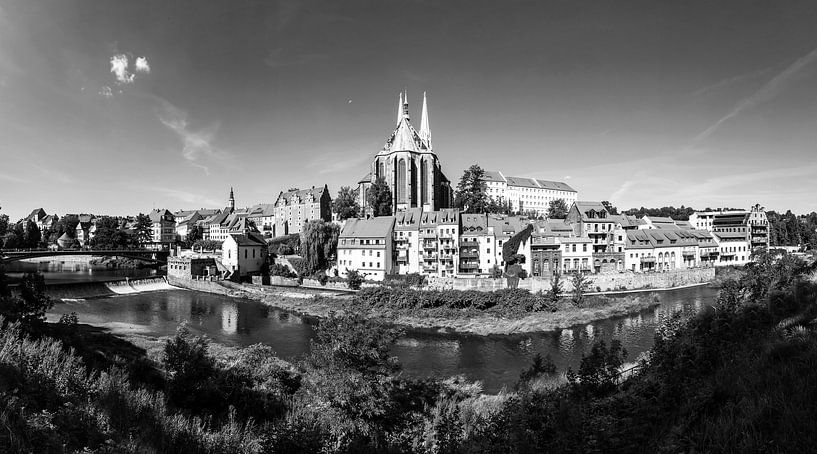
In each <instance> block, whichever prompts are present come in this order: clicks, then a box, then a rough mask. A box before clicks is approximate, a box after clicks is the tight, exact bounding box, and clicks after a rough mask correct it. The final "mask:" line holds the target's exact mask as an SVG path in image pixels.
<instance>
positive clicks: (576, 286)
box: [570, 271, 590, 307]
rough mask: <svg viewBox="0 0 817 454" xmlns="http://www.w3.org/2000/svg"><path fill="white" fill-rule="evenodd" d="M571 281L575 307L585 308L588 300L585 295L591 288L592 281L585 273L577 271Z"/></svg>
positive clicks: (572, 299)
mask: <svg viewBox="0 0 817 454" xmlns="http://www.w3.org/2000/svg"><path fill="white" fill-rule="evenodd" d="M570 281H571V283H572V284H573V297H572V298H571V301H573V305H574V306H576V307H583V306H584V300H585V298H586V296H585V295H584V294H585V293H587V289H588V288H589V287H590V279H588V278H587V276H585V274H584V273H583V272H581V271H576V272H575V273H574V274H573V278H572V279H571V280H570Z"/></svg>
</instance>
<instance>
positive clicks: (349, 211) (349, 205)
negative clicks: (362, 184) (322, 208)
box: [332, 186, 360, 221]
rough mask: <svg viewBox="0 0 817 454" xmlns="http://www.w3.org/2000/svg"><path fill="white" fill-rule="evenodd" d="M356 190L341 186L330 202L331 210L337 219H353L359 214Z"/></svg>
mask: <svg viewBox="0 0 817 454" xmlns="http://www.w3.org/2000/svg"><path fill="white" fill-rule="evenodd" d="M357 196H358V192H357V189H352V188H350V187H349V186H341V188H340V191H338V196H337V197H336V198H335V200H333V201H332V209H333V210H334V211H335V213H337V214H338V219H339V220H341V221H343V220H345V219H349V218H353V217H355V216H357V215H358V213H359V212H360V204H359V203H357Z"/></svg>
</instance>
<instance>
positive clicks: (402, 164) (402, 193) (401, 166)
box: [397, 158, 406, 203]
mask: <svg viewBox="0 0 817 454" xmlns="http://www.w3.org/2000/svg"><path fill="white" fill-rule="evenodd" d="M397 203H406V160H405V159H403V158H400V160H399V161H397Z"/></svg>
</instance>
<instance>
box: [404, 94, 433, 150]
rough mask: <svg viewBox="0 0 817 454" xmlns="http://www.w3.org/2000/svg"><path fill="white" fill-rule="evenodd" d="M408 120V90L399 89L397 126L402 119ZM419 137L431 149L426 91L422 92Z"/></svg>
mask: <svg viewBox="0 0 817 454" xmlns="http://www.w3.org/2000/svg"><path fill="white" fill-rule="evenodd" d="M404 118H405V119H406V120H409V110H408V92H407V91H405V90H404V91H401V92H400V94H399V97H398V101H397V127H398V128H399V127H400V122H402V121H403V119H404ZM419 136H420V139H421V140H422V141H423V143H424V144H425V145H426V148H427V149H428V150H429V151H430V150H431V128H430V127H429V124H428V102H427V100H426V92H423V111H422V115H421V117H420V133H419Z"/></svg>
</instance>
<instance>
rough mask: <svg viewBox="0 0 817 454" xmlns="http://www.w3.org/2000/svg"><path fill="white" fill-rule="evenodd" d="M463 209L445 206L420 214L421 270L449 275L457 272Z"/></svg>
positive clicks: (441, 275) (430, 274)
mask: <svg viewBox="0 0 817 454" xmlns="http://www.w3.org/2000/svg"><path fill="white" fill-rule="evenodd" d="M459 227H460V211H459V210H457V209H454V208H446V209H443V210H437V211H423V212H422V213H421V215H420V273H422V274H425V275H427V276H437V277H450V276H454V275H455V274H457V264H458V261H459V259H458V257H457V255H458V249H459V246H458V243H459V235H460V234H459Z"/></svg>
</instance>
